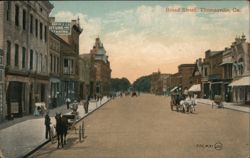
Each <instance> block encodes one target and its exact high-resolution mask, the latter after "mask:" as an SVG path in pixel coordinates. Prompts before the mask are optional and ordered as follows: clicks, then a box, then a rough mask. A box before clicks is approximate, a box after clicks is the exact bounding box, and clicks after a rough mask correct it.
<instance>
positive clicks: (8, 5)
mask: <svg viewBox="0 0 250 158" xmlns="http://www.w3.org/2000/svg"><path fill="white" fill-rule="evenodd" d="M10 13H11V1H7V13H6V20H7V21H10V17H11V16H10Z"/></svg>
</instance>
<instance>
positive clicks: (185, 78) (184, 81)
mask: <svg viewBox="0 0 250 158" xmlns="http://www.w3.org/2000/svg"><path fill="white" fill-rule="evenodd" d="M195 66H196V65H195V64H181V65H179V66H178V73H179V77H180V82H181V83H180V87H181V89H182V91H184V90H185V89H187V90H188V89H189V88H190V87H191V86H192V84H193V83H192V81H191V80H190V78H191V77H192V73H193V71H194V69H195Z"/></svg>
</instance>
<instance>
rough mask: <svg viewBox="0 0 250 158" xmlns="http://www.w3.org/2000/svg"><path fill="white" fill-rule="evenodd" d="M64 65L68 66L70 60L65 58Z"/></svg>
mask: <svg viewBox="0 0 250 158" xmlns="http://www.w3.org/2000/svg"><path fill="white" fill-rule="evenodd" d="M64 67H68V60H67V59H64Z"/></svg>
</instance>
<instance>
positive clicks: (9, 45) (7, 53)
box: [6, 41, 11, 66]
mask: <svg viewBox="0 0 250 158" xmlns="http://www.w3.org/2000/svg"><path fill="white" fill-rule="evenodd" d="M10 57H11V43H10V41H7V51H6V65H7V66H9V65H10Z"/></svg>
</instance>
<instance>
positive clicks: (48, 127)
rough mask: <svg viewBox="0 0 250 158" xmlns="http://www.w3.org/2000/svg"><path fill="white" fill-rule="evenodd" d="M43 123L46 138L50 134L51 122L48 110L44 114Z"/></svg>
mask: <svg viewBox="0 0 250 158" xmlns="http://www.w3.org/2000/svg"><path fill="white" fill-rule="evenodd" d="M44 124H45V130H46V132H45V138H46V139H48V136H50V124H51V122H50V117H49V114H48V112H47V113H46V115H45V122H44Z"/></svg>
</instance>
